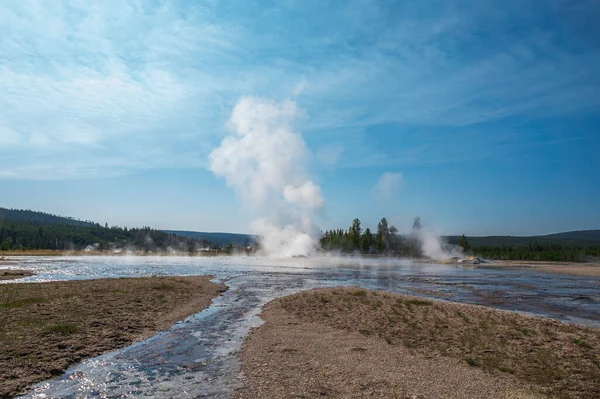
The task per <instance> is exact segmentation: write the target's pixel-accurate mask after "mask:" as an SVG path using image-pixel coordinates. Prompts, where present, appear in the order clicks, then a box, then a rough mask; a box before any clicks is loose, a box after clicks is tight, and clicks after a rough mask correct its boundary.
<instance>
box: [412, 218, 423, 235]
mask: <svg viewBox="0 0 600 399" xmlns="http://www.w3.org/2000/svg"><path fill="white" fill-rule="evenodd" d="M412 231H413V234H414V233H418V232H419V231H421V218H420V217H418V216H417V217H416V218H415V221H414V222H413V228H412Z"/></svg>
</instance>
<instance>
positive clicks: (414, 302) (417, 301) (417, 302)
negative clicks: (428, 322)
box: [405, 299, 433, 306]
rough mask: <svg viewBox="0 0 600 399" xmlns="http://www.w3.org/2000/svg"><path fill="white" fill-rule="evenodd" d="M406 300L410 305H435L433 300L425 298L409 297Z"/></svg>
mask: <svg viewBox="0 0 600 399" xmlns="http://www.w3.org/2000/svg"><path fill="white" fill-rule="evenodd" d="M405 302H406V303H407V304H408V305H415V306H431V305H433V302H431V301H425V300H423V299H408V300H406V301H405Z"/></svg>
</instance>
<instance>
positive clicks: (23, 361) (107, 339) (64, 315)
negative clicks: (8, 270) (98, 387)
mask: <svg viewBox="0 0 600 399" xmlns="http://www.w3.org/2000/svg"><path fill="white" fill-rule="evenodd" d="M210 278H211V277H210V276H194V277H149V278H122V279H102V280H86V281H61V282H49V283H14V284H2V285H0V398H10V397H12V396H14V395H15V394H18V393H22V392H24V391H25V390H26V388H27V387H28V386H30V385H31V384H33V383H35V382H38V381H42V380H44V379H48V378H51V377H53V376H56V375H60V374H62V372H63V371H64V370H66V369H67V368H68V367H69V366H70V365H72V364H74V363H76V362H79V361H80V360H82V359H84V358H88V357H91V356H96V355H99V354H101V353H103V352H106V351H109V350H113V349H117V348H120V347H123V346H126V345H129V344H130V343H132V342H133V341H136V340H141V339H144V338H147V337H149V336H151V335H152V334H154V333H156V332H158V331H160V330H164V329H167V328H168V327H170V326H171V325H172V324H173V323H174V322H175V321H177V320H181V319H183V318H185V317H186V316H188V315H190V314H193V313H196V312H199V311H200V310H202V309H203V308H205V307H206V306H208V305H209V304H210V301H211V300H212V298H214V297H215V296H217V295H219V293H221V292H223V291H224V290H225V288H226V287H225V286H224V285H220V284H214V283H211V282H210Z"/></svg>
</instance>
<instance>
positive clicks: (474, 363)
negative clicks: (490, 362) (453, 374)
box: [465, 357, 479, 367]
mask: <svg viewBox="0 0 600 399" xmlns="http://www.w3.org/2000/svg"><path fill="white" fill-rule="evenodd" d="M465 362H467V364H468V365H469V366H473V367H477V366H479V363H478V362H477V360H475V359H473V358H472V357H466V358H465Z"/></svg>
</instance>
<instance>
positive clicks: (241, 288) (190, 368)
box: [8, 257, 600, 398]
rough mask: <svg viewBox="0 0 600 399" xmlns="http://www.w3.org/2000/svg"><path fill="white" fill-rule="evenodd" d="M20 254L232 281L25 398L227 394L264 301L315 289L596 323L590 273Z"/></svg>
mask: <svg viewBox="0 0 600 399" xmlns="http://www.w3.org/2000/svg"><path fill="white" fill-rule="evenodd" d="M19 259H20V261H19V263H18V265H16V264H15V265H9V266H14V267H18V268H20V269H28V270H33V271H35V272H36V273H37V274H36V275H35V276H32V277H28V278H26V279H23V280H20V281H28V282H35V281H52V280H73V279H93V278H107V277H138V276H152V275H181V276H185V275H207V274H209V275H213V276H215V281H220V282H223V283H225V284H226V285H227V286H228V287H229V290H228V291H227V292H225V293H224V294H223V295H221V296H220V297H218V298H216V299H215V300H214V301H213V304H212V305H211V306H210V307H209V308H207V309H205V310H204V311H202V312H200V313H198V314H195V315H193V316H190V317H188V318H187V319H186V320H184V321H182V322H179V323H177V324H176V325H174V326H173V327H172V328H171V329H170V330H168V331H166V332H163V333H161V334H158V335H156V336H154V337H152V338H150V339H148V340H146V341H143V342H138V343H135V344H133V345H131V346H129V347H126V348H124V349H120V350H117V351H114V352H110V353H106V354H104V355H102V356H99V357H96V358H93V359H89V360H86V361H84V362H82V363H81V364H79V365H77V366H74V367H72V368H70V369H69V370H67V372H66V373H65V374H63V375H62V376H61V377H58V378H56V379H53V380H49V381H46V382H43V383H41V384H38V385H37V386H36V387H35V388H34V389H33V390H32V391H31V392H30V393H29V394H27V395H26V396H25V397H26V398H196V397H211V398H225V397H228V395H229V393H230V392H231V390H232V389H234V388H235V387H237V386H240V371H239V370H240V368H239V359H238V353H239V350H240V347H241V343H242V341H243V338H244V337H245V336H246V335H247V333H248V331H249V330H250V328H252V327H254V326H258V325H260V322H261V320H260V318H259V317H258V314H259V313H260V309H261V307H262V305H264V304H265V303H267V302H268V301H270V300H271V299H273V298H276V297H279V296H283V295H288V294H291V293H294V292H298V291H301V290H305V289H311V288H316V287H333V286H342V285H344V286H361V287H364V288H370V289H380V290H385V291H390V292H399V293H405V294H410V295H416V296H425V297H432V298H439V299H444V300H451V301H458V302H465V303H474V304H482V305H486V306H492V307H496V308H500V309H509V310H516V311H520V312H527V313H531V314H536V315H543V316H548V317H552V318H556V319H559V320H563V321H567V322H575V323H580V324H587V325H596V326H600V279H598V278H593V277H583V276H567V275H555V274H546V273H537V272H534V271H522V270H494V269H484V268H474V267H471V266H465V267H461V266H456V265H436V264H421V263H413V262H411V261H401V260H383V259H377V260H376V259H373V260H364V259H356V258H311V259H293V260H266V259H261V258H252V257H249V258H232V257H224V258H188V257H60V258H56V257H27V258H19ZM8 283H10V282H8Z"/></svg>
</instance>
